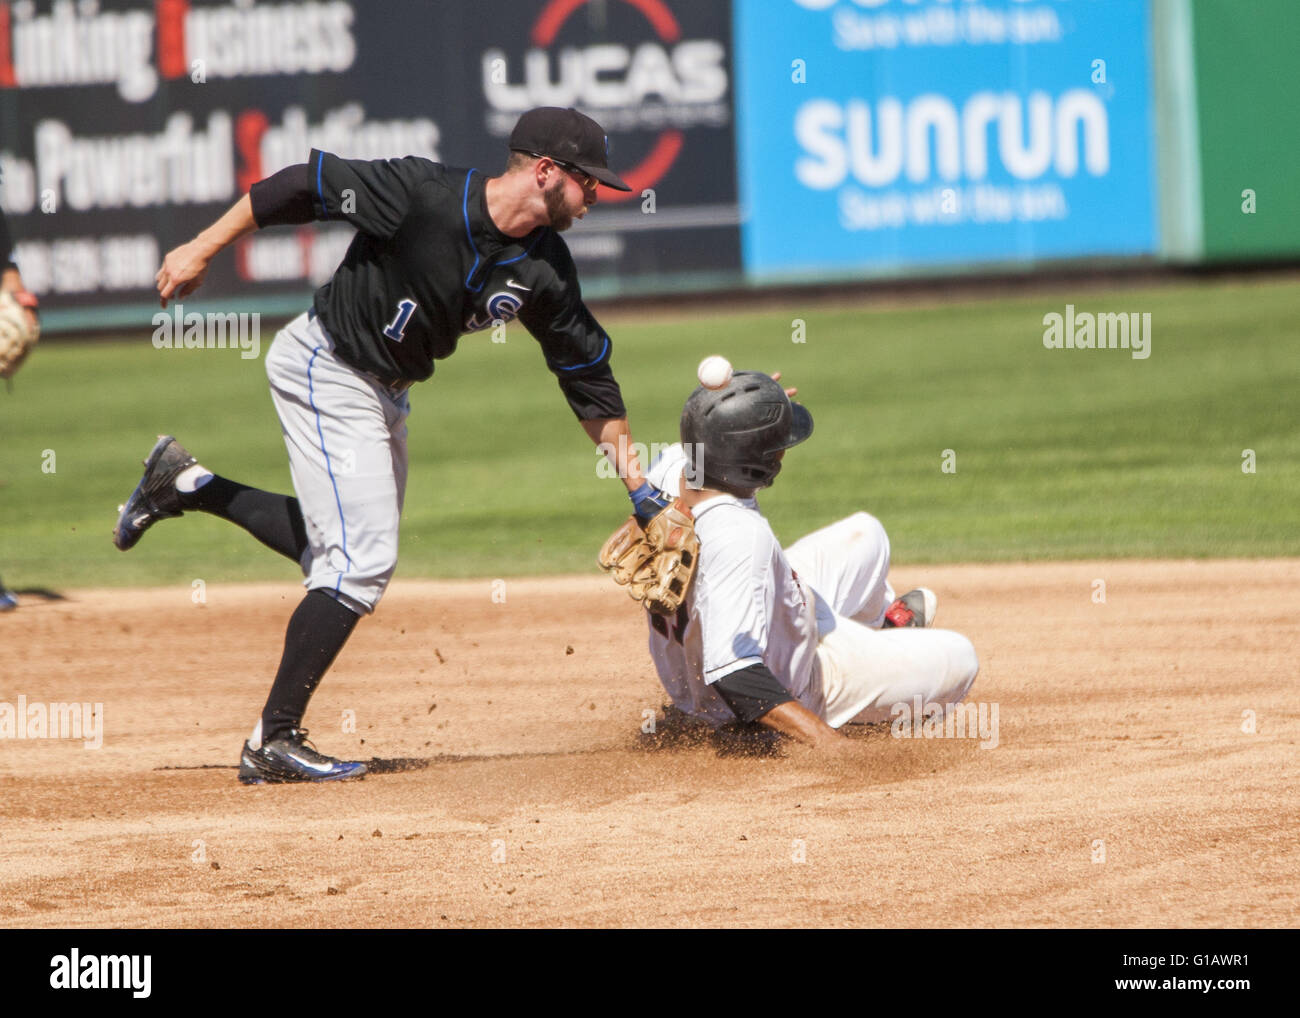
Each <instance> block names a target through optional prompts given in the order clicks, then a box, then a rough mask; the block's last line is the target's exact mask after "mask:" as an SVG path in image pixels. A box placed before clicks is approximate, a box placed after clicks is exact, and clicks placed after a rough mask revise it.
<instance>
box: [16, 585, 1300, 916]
mask: <svg viewBox="0 0 1300 1018" xmlns="http://www.w3.org/2000/svg"><path fill="white" fill-rule="evenodd" d="M893 579H894V581H895V585H896V586H898V587H899V588H900V589H906V587H907V586H908V585H910V584H912V583H919V582H925V583H927V584H928V585H930V586H932V587H934V588H935V589H936V590H937V591H938V593H939V597H940V616H939V622H940V624H941V625H943V626H945V627H948V628H952V629H956V630H959V631H961V632H963V633H965V634H967V635H968V636H969V637H970V638H971V639H972V640H973V641H974V643H975V646H976V648H977V649H978V650H979V652H980V656H981V661H982V670H981V673H980V678H979V679H978V680H977V682H976V684H975V687H974V689H973V691H972V696H971V699H972V700H973V701H975V702H977V703H983V704H985V705H987V706H988V707H989V709H990V710H991V709H992V707H993V706H994V705H996V707H997V709H998V715H997V717H998V729H997V745H996V747H993V746H991V742H992V740H991V739H990V738H985V739H983V740H982V741H984V742H985V743H989V744H990V748H988V749H985V748H981V744H980V743H981V740H978V739H964V740H963V739H925V738H920V739H901V738H894V737H891V734H890V732H889V730H888V729H886V728H880V727H877V728H872V729H858V730H856V731H855V732H854V737H855V740H856V744H855V745H854V746H853V747H852V750H851V753H850V754H849V755H848V757H847V758H846V759H844V760H842V761H838V762H835V763H831V762H827V761H825V760H818V759H814V758H812V757H810V756H809V755H808V754H807V753H805V752H803V751H801V750H799V749H798V748H797V747H793V748H792V747H782V748H779V749H778V750H776V751H775V753H774V752H772V751H771V750H770V748H767V747H765V744H763V743H761V742H760V743H749V742H744V741H740V740H721V741H719V740H712V741H709V740H704V741H700V740H694V741H691V740H684V739H675V738H672V737H671V736H672V734H673V731H675V730H670V731H665V729H664V727H660V728H659V729H658V730H657V731H656V733H655V734H654V735H653V736H649V735H643V734H642V733H641V726H642V724H643V717H644V715H643V711H647V710H649V709H652V708H656V707H658V706H659V705H660V704H661V703H662V701H663V697H662V695H661V693H660V690H659V686H658V683H657V681H656V680H655V678H654V675H653V669H652V668H651V666H650V662H649V658H648V656H647V654H646V652H645V644H644V625H643V623H642V622H641V620H640V618H639V616H638V610H637V609H636V607H635V606H634V605H633V604H632V603H631V602H630V601H629V600H628V599H627V598H626V597H625V596H624V595H623V594H622V593H621V592H620V591H618V590H616V589H614V588H613V586H612V585H611V584H607V582H606V581H604V580H602V579H600V578H597V577H592V578H580V579H557V580H545V581H539V580H511V581H509V582H508V583H507V584H506V585H505V587H504V588H501V587H497V588H495V592H496V593H497V595H498V597H497V601H498V602H499V600H500V596H501V595H502V594H504V597H505V603H497V602H494V600H493V594H494V588H493V586H492V584H491V581H488V580H483V581H478V582H456V583H430V582H401V581H399V582H397V583H396V584H395V585H394V587H393V589H392V590H391V591H390V593H389V596H388V598H387V600H386V601H385V603H384V605H383V607H382V608H381V610H380V612H379V614H378V615H376V616H375V617H374V618H373V619H370V620H367V621H366V622H364V623H363V624H362V626H361V627H360V628H359V630H358V631H357V634H356V636H355V638H354V639H353V641H352V643H351V644H350V645H349V646H348V648H347V649H346V651H345V652H344V654H343V656H342V658H341V659H340V661H339V663H338V664H337V665H336V667H335V670H334V672H333V673H332V674H331V675H330V676H329V677H328V678H327V679H326V681H325V683H324V684H323V686H322V688H321V690H320V692H319V693H318V694H317V696H316V699H315V700H314V702H313V704H312V709H311V712H310V713H309V715H308V718H307V721H308V724H309V726H310V727H311V728H312V730H313V738H314V739H315V740H316V742H317V744H318V745H319V746H320V748H321V749H322V750H324V751H325V752H330V753H335V754H337V755H356V756H359V757H360V758H362V759H371V758H376V760H377V766H376V768H375V769H376V771H377V772H378V773H375V774H373V775H372V776H370V777H368V778H367V779H366V780H365V781H363V782H353V783H348V784H343V785H336V786H330V787H300V786H276V787H261V788H244V787H242V786H240V785H239V784H238V783H237V782H236V781H235V770H234V763H235V760H236V758H237V755H238V750H239V746H240V743H241V742H242V740H243V739H244V737H245V736H246V734H247V731H248V729H249V728H250V727H251V725H252V723H253V721H254V720H255V719H256V716H257V712H258V710H259V709H260V707H261V703H262V700H263V698H264V696H265V694H266V690H267V688H268V685H269V675H270V674H271V670H272V669H273V668H274V663H275V661H276V659H277V658H278V653H279V644H280V641H281V639H282V634H283V627H284V622H285V620H286V618H287V616H288V613H289V612H290V611H291V610H292V608H293V606H294V605H295V604H296V602H297V600H298V597H299V596H300V595H299V593H298V591H297V589H296V588H295V587H294V586H292V585H291V584H288V583H286V584H283V585H276V586H256V587H252V586H248V587H212V588H209V589H208V590H207V591H206V597H207V602H206V604H201V605H196V604H194V603H192V600H191V597H192V592H191V590H190V589H188V588H181V589H166V590H149V591H83V592H78V593H72V594H69V596H68V599H67V600H65V601H41V600H40V599H39V598H35V597H28V598H25V599H24V605H23V607H22V609H21V610H19V611H17V612H14V613H12V614H10V615H7V616H0V639H2V640H3V645H4V650H5V654H4V665H3V668H4V673H5V674H4V677H3V681H2V682H0V702H3V703H9V704H13V705H15V706H16V705H17V704H18V697H19V696H20V695H21V696H24V697H25V698H26V701H27V703H28V704H29V705H30V704H33V703H37V702H41V703H46V702H51V701H62V702H78V701H84V702H89V703H100V704H102V705H103V706H102V721H103V746H102V748H100V749H87V748H84V747H83V745H82V743H81V742H79V741H73V740H68V739H62V740H55V739H49V738H47V739H43V740H41V739H31V738H28V739H17V738H6V739H3V740H0V790H2V792H3V795H2V796H0V925H4V926H43V927H77V926H106V927H137V926H143V927H154V926H183V927H189V926H277V927H350V926H403V927H408V926H409V927H424V926H433V927H445V926H453V927H454V926H864V927H866V926H873V927H874V926H904V927H908V926H926V927H930V926H936V927H945V926H960V927H970V926H1100V927H1129V926H1189V927H1196V926H1230V927H1237V926H1243V927H1256V926H1291V925H1294V924H1295V922H1296V917H1297V914H1300V891H1298V890H1297V888H1300V852H1298V851H1297V849H1298V848H1300V777H1298V776H1297V775H1298V773H1300V769H1298V768H1297V763H1296V760H1297V752H1298V750H1297V741H1298V740H1297V737H1298V736H1300V706H1298V705H1297V700H1296V691H1297V682H1296V656H1297V651H1298V650H1300V570H1298V569H1297V562H1296V561H1294V560H1289V561H1288V560H1279V561H1252V562H1237V561H1233V562H1159V563H1143V562H1119V563H1099V562H1089V563H1079V564H1048V565H1028V566H950V567H942V568H935V567H928V568H926V569H924V570H923V571H922V570H919V569H916V570H906V569H900V570H896V571H895V575H894V577H893ZM1097 579H1101V580H1104V581H1105V603H1095V602H1094V591H1095V590H1097V589H1099V588H1097V587H1095V585H1094V581H1095V580H1097ZM0 710H3V707H0ZM347 711H354V712H355V719H356V728H355V732H354V733H348V732H345V731H344V730H343V728H344V721H345V718H346V717H347V716H348V715H347V714H346V713H345V712H347ZM1246 712H1253V713H1249V714H1248V713H1246ZM987 716H988V718H989V719H990V720H991V718H992V715H991V713H990V714H989V715H987ZM1252 719H1253V723H1254V731H1253V732H1250V731H1245V730H1244V729H1248V728H1250V727H1251V720H1252ZM85 734H86V733H85V732H83V733H82V735H83V736H84V735H85Z"/></svg>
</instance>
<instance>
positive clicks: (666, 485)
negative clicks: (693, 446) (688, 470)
mask: <svg viewBox="0 0 1300 1018" xmlns="http://www.w3.org/2000/svg"><path fill="white" fill-rule="evenodd" d="M688 462H689V459H688V457H687V455H686V450H685V449H683V448H682V445H681V443H680V442H674V443H673V444H672V445H670V446H668V448H666V449H664V451H663V452H661V453H660V454H659V455H658V456H656V457H655V459H654V462H653V463H651V464H650V469H649V470H647V471H646V474H645V479H646V480H647V481H649V482H650V483H651V484H653V485H654V486H655V487H656V488H658V489H659V490H660V491H663V492H667V493H668V494H669V495H671V496H672V497H673V498H677V496H679V495H680V494H681V486H682V470H683V469H684V468H685V467H686V465H687V463H688Z"/></svg>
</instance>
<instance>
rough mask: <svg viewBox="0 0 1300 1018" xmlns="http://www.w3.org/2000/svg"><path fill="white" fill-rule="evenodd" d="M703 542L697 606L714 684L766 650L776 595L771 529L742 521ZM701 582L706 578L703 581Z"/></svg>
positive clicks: (708, 672) (706, 663) (707, 667)
mask: <svg viewBox="0 0 1300 1018" xmlns="http://www.w3.org/2000/svg"><path fill="white" fill-rule="evenodd" d="M709 537H710V540H709V541H708V542H707V543H705V542H701V545H700V566H699V576H697V578H696V582H697V583H699V584H700V587H699V589H698V590H697V591H696V595H695V597H696V606H697V607H698V609H699V614H700V629H701V636H702V638H703V644H704V681H705V682H706V683H708V684H709V685H712V684H713V683H715V682H717V681H718V680H719V679H721V678H723V677H725V676H727V675H730V674H731V673H732V672H737V671H740V670H741V669H742V668H748V667H750V666H751V665H755V664H761V663H762V661H763V654H764V652H765V651H766V650H767V641H768V633H769V629H770V627H769V620H770V619H771V614H772V603H773V599H774V597H775V579H774V577H773V575H772V570H771V569H770V568H768V566H769V565H770V563H771V550H772V549H771V547H770V545H771V542H772V540H773V539H772V537H771V535H770V534H769V533H765V532H764V531H763V530H759V529H757V528H752V527H747V526H738V527H735V528H734V529H732V528H729V529H727V530H725V531H720V532H714V533H711V534H710V535H709ZM701 581H702V582H701Z"/></svg>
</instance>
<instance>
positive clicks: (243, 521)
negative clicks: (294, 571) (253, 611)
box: [179, 476, 307, 562]
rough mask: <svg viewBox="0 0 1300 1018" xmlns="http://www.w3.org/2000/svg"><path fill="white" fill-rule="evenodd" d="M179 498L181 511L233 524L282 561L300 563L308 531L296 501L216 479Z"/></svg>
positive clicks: (288, 497)
mask: <svg viewBox="0 0 1300 1018" xmlns="http://www.w3.org/2000/svg"><path fill="white" fill-rule="evenodd" d="M179 494H180V497H181V505H182V506H183V507H184V508H186V509H197V510H199V511H200V512H205V513H211V514H212V515H213V516H220V517H221V518H222V519H223V520H229V521H230V522H231V523H236V524H238V525H239V526H241V527H243V528H244V529H245V530H247V531H248V532H249V533H250V534H252V535H253V536H254V537H256V538H257V539H258V540H259V541H261V542H262V543H263V544H264V545H266V546H267V547H268V548H271V549H274V550H275V551H278V552H279V553H280V554H281V555H283V556H284V557H285V558H289V559H292V560H293V561H294V562H301V561H302V556H303V552H305V551H306V550H307V528H306V526H305V525H304V524H303V521H302V509H301V508H299V506H298V500H297V499H296V498H292V497H290V496H289V495H276V494H274V493H272V492H269V491H262V490H261V489H260V488H250V487H248V485H246V484H240V483H239V482H238V481H232V480H229V479H228V478H225V477H216V476H214V477H213V478H212V480H210V481H209V482H208V483H207V484H205V485H203V487H201V488H199V489H198V490H196V491H191V492H179Z"/></svg>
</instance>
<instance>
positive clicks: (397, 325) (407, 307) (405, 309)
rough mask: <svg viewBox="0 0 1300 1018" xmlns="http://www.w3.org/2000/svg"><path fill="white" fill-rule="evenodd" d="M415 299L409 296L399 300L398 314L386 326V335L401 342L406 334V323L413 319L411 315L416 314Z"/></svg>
mask: <svg viewBox="0 0 1300 1018" xmlns="http://www.w3.org/2000/svg"><path fill="white" fill-rule="evenodd" d="M415 307H416V305H415V301H413V300H411V299H410V298H409V297H407V298H405V299H404V300H402V301H399V302H398V305H397V316H396V317H395V318H394V319H393V320H392V321H391V322H389V323H388V324H387V325H385V326H384V335H385V336H387V337H388V338H389V339H391V340H392V341H393V342H394V343H400V342H401V341H402V340H403V339H404V338H405V334H406V323H407V322H409V321H410V320H411V315H413V314H415Z"/></svg>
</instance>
